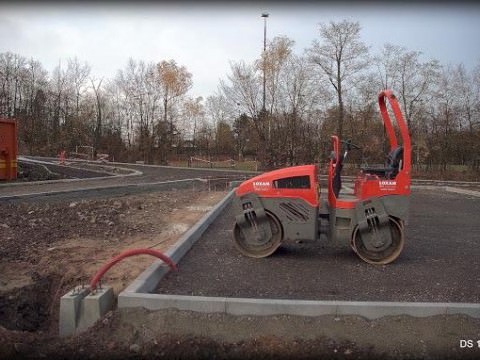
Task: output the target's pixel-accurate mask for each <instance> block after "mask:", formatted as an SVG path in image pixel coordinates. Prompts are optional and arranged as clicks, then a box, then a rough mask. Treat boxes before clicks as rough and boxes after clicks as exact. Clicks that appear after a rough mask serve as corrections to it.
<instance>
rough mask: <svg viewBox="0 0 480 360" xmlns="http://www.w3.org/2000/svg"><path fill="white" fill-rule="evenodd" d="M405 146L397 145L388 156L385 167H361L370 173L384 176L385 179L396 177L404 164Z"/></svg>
mask: <svg viewBox="0 0 480 360" xmlns="http://www.w3.org/2000/svg"><path fill="white" fill-rule="evenodd" d="M402 160H403V146H397V147H396V148H394V149H393V150H392V151H390V153H389V154H388V156H387V160H386V162H385V167H362V168H361V169H362V170H363V171H364V172H366V173H369V174H374V175H378V176H382V177H384V178H385V179H389V180H391V179H395V177H396V176H397V175H398V171H399V170H400V168H401V166H402Z"/></svg>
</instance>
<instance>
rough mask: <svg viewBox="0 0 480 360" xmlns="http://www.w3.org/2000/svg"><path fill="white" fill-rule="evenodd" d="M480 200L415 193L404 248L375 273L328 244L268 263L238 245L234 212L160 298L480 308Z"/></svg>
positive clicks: (290, 248) (283, 253) (282, 252)
mask: <svg viewBox="0 0 480 360" xmlns="http://www.w3.org/2000/svg"><path fill="white" fill-rule="evenodd" d="M479 212H480V201H479V199H478V198H475V197H470V196H465V195H460V194H453V193H447V192H444V191H442V192H435V191H419V190H416V191H413V193H412V196H411V205H410V218H409V222H408V224H407V230H406V239H407V240H406V245H405V248H404V251H403V253H402V254H401V256H400V257H399V258H398V259H397V260H396V261H395V262H394V263H392V264H390V265H386V266H372V265H369V264H366V263H364V262H362V261H361V260H360V259H359V258H357V256H356V255H355V254H354V253H353V251H351V250H350V248H349V247H340V246H335V244H332V243H329V242H328V241H326V240H325V241H318V242H309V243H300V244H299V243H296V244H295V243H294V244H285V245H283V246H282V247H281V248H279V250H277V252H276V253H275V254H274V255H272V256H270V257H268V258H264V259H251V258H247V257H244V256H242V255H240V254H239V253H238V251H236V249H235V248H234V246H233V240H232V226H233V222H234V216H233V214H232V211H231V208H230V207H228V208H227V209H226V210H225V212H224V213H223V214H222V215H221V216H220V217H219V218H218V219H217V221H215V222H214V224H212V226H211V227H210V228H209V229H208V230H207V231H206V232H205V234H204V235H203V237H202V238H201V239H200V240H199V241H198V243H197V244H195V245H194V247H193V248H192V250H191V251H190V252H189V253H188V254H187V255H186V256H185V257H184V258H183V259H182V261H181V262H180V271H179V272H174V273H170V274H168V275H167V276H166V277H165V279H163V280H162V281H161V283H160V285H159V287H158V289H157V292H158V293H166V294H177V295H199V296H227V297H246V298H277V299H306V300H355V301H408V302H410V301H413V302H473V303H478V302H480V275H479V274H480V246H479V241H480V240H479V238H478V234H479V233H480V222H479V221H478V214H479Z"/></svg>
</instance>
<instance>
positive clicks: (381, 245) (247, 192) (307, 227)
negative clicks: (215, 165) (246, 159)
mask: <svg viewBox="0 0 480 360" xmlns="http://www.w3.org/2000/svg"><path fill="white" fill-rule="evenodd" d="M386 99H388V102H389V104H390V107H391V109H392V111H393V114H394V116H395V119H396V124H397V127H398V130H399V131H398V133H399V136H398V138H397V134H396V131H395V128H394V125H393V124H392V121H391V119H390V116H389V113H388V111H387V106H386ZM378 102H379V106H380V113H381V115H382V120H383V123H384V126H385V130H386V134H387V136H388V139H389V142H390V150H389V153H388V155H387V156H386V161H385V164H384V166H381V167H370V168H367V167H364V168H361V169H360V171H359V173H358V175H357V176H356V178H355V181H354V189H353V193H351V192H350V193H345V192H344V191H342V167H343V162H344V160H345V158H346V157H347V154H348V152H349V151H350V150H352V149H354V148H359V146H358V145H355V144H353V143H352V142H351V141H349V140H347V141H341V140H340V139H339V138H338V136H335V135H333V136H331V141H332V148H333V151H332V156H331V158H330V163H329V165H328V199H326V200H325V199H323V198H322V199H321V198H320V185H319V181H318V168H317V166H316V165H302V166H295V167H288V168H284V169H280V170H274V171H271V172H267V173H264V174H262V175H259V176H256V177H254V178H252V179H249V180H247V181H245V182H243V183H242V184H241V185H240V186H239V187H238V188H237V189H236V191H235V195H236V196H235V199H234V211H235V226H234V230H233V237H234V243H235V246H236V248H237V249H238V250H239V251H240V252H241V253H242V254H244V255H246V256H249V257H255V258H262V257H266V256H269V255H271V254H273V253H274V252H275V250H276V249H278V247H279V246H280V245H281V244H282V242H284V241H287V240H293V241H296V240H317V239H319V238H320V236H321V235H322V234H325V235H326V236H327V237H328V238H329V239H331V240H334V241H337V242H340V243H344V244H346V245H348V243H350V246H351V248H352V249H353V251H354V252H355V253H356V254H357V255H358V256H359V257H360V258H361V259H362V260H364V261H366V262H367V263H370V264H388V263H391V262H392V261H394V260H395V259H396V258H397V257H398V256H399V255H400V253H401V252H402V249H403V246H404V242H405V231H404V224H405V220H406V218H407V216H408V206H409V196H410V176H411V175H410V174H411V171H410V168H411V144H410V135H409V133H408V128H407V125H406V123H405V121H404V119H403V116H402V112H401V110H400V107H399V105H398V102H397V99H396V97H395V95H394V94H393V93H392V91H390V90H385V91H382V92H380V94H379V95H378Z"/></svg>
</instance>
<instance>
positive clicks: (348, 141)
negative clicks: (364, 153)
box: [341, 139, 361, 150]
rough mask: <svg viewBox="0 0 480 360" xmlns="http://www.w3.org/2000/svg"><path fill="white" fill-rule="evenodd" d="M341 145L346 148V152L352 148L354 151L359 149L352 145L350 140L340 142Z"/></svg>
mask: <svg viewBox="0 0 480 360" xmlns="http://www.w3.org/2000/svg"><path fill="white" fill-rule="evenodd" d="M341 142H342V144H345V146H346V147H347V150H351V149H352V148H354V149H358V150H360V149H361V147H360V146H358V145H356V144H354V143H352V140H351V139H348V140H341Z"/></svg>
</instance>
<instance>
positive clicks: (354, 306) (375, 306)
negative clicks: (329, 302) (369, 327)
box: [337, 301, 447, 319]
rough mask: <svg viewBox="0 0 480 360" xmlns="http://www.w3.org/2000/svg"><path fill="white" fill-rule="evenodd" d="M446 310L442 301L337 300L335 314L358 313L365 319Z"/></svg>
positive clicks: (430, 313)
mask: <svg viewBox="0 0 480 360" xmlns="http://www.w3.org/2000/svg"><path fill="white" fill-rule="evenodd" d="M446 311H447V306H446V304H442V303H401V302H373V301H372V302H366V301H365V302H362V301H343V302H342V301H338V302H337V315H359V316H363V317H365V318H367V319H376V318H380V317H382V316H396V315H410V316H416V317H424V316H433V315H443V314H445V313H446Z"/></svg>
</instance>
